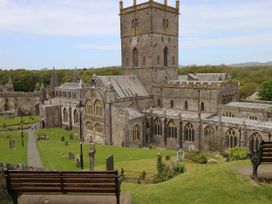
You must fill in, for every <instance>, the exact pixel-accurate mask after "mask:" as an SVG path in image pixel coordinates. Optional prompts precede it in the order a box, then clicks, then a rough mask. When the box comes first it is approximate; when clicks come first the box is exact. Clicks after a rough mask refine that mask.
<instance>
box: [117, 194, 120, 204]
mask: <svg viewBox="0 0 272 204" xmlns="http://www.w3.org/2000/svg"><path fill="white" fill-rule="evenodd" d="M116 203H117V204H120V195H117V196H116Z"/></svg>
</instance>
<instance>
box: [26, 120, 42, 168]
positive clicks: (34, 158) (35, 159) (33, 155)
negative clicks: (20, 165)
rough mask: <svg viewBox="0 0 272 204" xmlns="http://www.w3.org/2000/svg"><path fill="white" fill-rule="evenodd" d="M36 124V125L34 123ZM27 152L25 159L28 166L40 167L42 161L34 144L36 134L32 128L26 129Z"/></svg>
mask: <svg viewBox="0 0 272 204" xmlns="http://www.w3.org/2000/svg"><path fill="white" fill-rule="evenodd" d="M36 126H37V125H36ZM27 133H28V152H27V161H28V166H33V167H42V161H41V158H40V154H39V151H38V148H37V145H36V136H35V134H34V131H33V130H31V129H30V130H28V131H27Z"/></svg>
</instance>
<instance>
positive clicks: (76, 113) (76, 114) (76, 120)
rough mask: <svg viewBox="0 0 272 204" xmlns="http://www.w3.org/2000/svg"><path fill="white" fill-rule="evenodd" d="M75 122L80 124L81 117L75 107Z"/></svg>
mask: <svg viewBox="0 0 272 204" xmlns="http://www.w3.org/2000/svg"><path fill="white" fill-rule="evenodd" d="M73 115H74V124H78V122H79V118H78V112H77V110H76V109H75V110H74V114H73Z"/></svg>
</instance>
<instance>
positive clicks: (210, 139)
mask: <svg viewBox="0 0 272 204" xmlns="http://www.w3.org/2000/svg"><path fill="white" fill-rule="evenodd" d="M204 141H205V143H206V144H208V145H209V150H211V151H214V150H215V145H216V144H215V143H216V141H215V134H214V128H212V127H211V126H207V127H206V128H205V129H204Z"/></svg>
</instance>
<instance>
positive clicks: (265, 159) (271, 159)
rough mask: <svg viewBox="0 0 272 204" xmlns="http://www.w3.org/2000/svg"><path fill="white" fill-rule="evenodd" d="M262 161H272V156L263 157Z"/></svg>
mask: <svg viewBox="0 0 272 204" xmlns="http://www.w3.org/2000/svg"><path fill="white" fill-rule="evenodd" d="M261 162H272V158H266V157H262V158H261Z"/></svg>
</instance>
